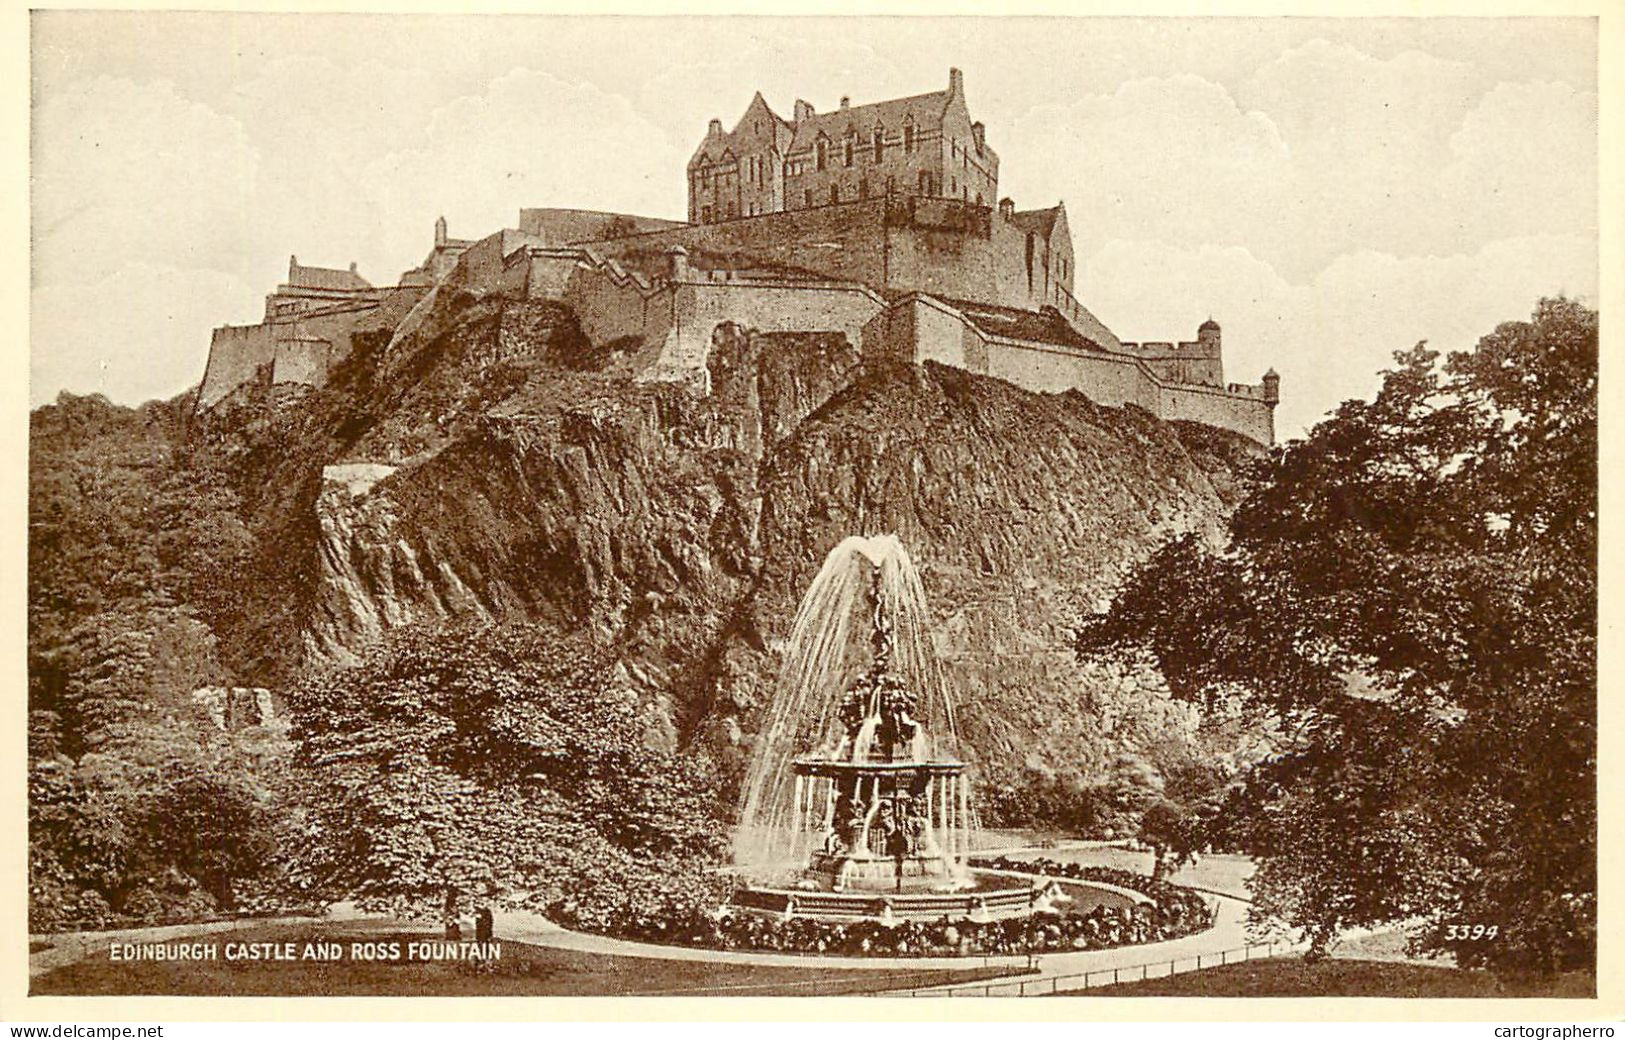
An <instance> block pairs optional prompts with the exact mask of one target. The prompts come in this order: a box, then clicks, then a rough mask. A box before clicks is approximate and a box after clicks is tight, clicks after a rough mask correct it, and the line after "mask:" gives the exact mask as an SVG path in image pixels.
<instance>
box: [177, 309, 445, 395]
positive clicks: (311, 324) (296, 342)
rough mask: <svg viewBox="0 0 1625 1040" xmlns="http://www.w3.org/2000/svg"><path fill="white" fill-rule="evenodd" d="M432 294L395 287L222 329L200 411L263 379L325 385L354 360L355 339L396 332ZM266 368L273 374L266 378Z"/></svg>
mask: <svg viewBox="0 0 1625 1040" xmlns="http://www.w3.org/2000/svg"><path fill="white" fill-rule="evenodd" d="M427 291H428V290H427V288H426V287H423V286H400V287H390V288H386V289H381V290H375V291H369V292H367V293H366V294H365V295H361V294H357V295H355V296H353V297H351V298H349V299H343V300H339V301H337V302H334V303H333V304H331V305H329V306H325V307H319V308H314V309H311V310H304V311H299V312H297V313H290V314H284V315H280V316H278V317H275V318H272V319H270V320H268V321H264V322H261V323H260V324H258V325H222V326H221V327H219V328H217V329H215V330H214V333H213V334H212V335H211V337H210V340H209V360H208V363H207V364H206V365H205V366H204V369H203V383H202V385H201V386H200V387H199V389H198V401H197V408H198V410H199V411H206V410H208V409H209V408H212V407H214V405H216V404H218V403H219V402H220V401H221V400H222V399H224V398H225V397H226V396H228V395H229V394H230V393H231V392H232V391H233V390H235V389H237V388H238V387H239V386H242V385H243V384H245V383H248V382H252V381H253V380H255V379H258V378H268V379H270V381H272V382H274V383H304V384H306V385H309V386H318V387H319V386H324V385H326V383H327V374H328V372H329V371H330V370H331V368H332V366H333V365H334V364H336V363H338V362H339V361H342V360H343V359H344V358H346V357H348V356H349V354H350V337H351V336H352V335H354V334H355V333H357V332H363V331H366V330H369V329H382V328H393V327H394V326H395V325H396V324H398V323H399V322H400V320H401V318H402V317H404V316H405V315H406V313H407V311H409V310H410V309H411V307H412V305H413V304H414V303H416V302H417V301H418V300H419V299H421V298H422V297H423V296H424V294H425V293H426V292H427ZM318 345H320V346H319V347H318ZM262 368H264V369H265V371H266V372H267V373H268V374H267V375H265V376H264V377H262V376H261V374H260V373H261V370H262Z"/></svg>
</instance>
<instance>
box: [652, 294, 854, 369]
mask: <svg viewBox="0 0 1625 1040" xmlns="http://www.w3.org/2000/svg"><path fill="white" fill-rule="evenodd" d="M670 293H671V306H670V310H669V311H663V310H661V309H659V308H655V309H654V310H653V311H652V312H651V314H650V322H649V325H648V327H647V330H646V331H645V333H644V337H645V342H648V343H653V342H656V341H657V338H658V341H659V342H660V343H661V350H660V355H659V358H658V359H657V360H656V362H655V366H654V368H653V369H651V370H650V371H649V372H648V373H647V377H648V378H651V379H667V378H684V377H686V374H688V373H694V372H699V373H705V372H706V371H707V367H706V358H707V355H708V354H709V352H710V349H711V337H712V335H713V334H714V333H715V332H716V330H717V327H718V326H720V325H723V324H725V323H733V324H736V325H740V326H742V327H744V328H747V329H750V330H751V331H753V332H837V333H840V334H842V335H844V336H846V338H847V340H848V341H849V342H850V343H852V344H853V345H854V346H856V345H858V344H859V343H861V342H862V340H863V329H864V326H865V325H867V324H868V323H869V322H870V321H872V320H873V319H874V317H875V316H876V315H877V314H879V313H880V312H881V311H882V310H884V309H885V306H886V304H885V300H883V299H882V298H881V297H880V295H879V294H878V293H875V292H873V291H871V290H869V289H867V288H865V287H863V286H859V285H847V284H840V283H833V282H831V283H817V282H814V283H794V282H778V283H773V282H752V283H735V282H712V281H691V282H679V283H676V284H674V285H672V286H671V287H670Z"/></svg>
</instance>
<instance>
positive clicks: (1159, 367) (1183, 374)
mask: <svg viewBox="0 0 1625 1040" xmlns="http://www.w3.org/2000/svg"><path fill="white" fill-rule="evenodd" d="M1123 349H1124V351H1125V352H1126V353H1130V354H1133V355H1135V356H1136V357H1138V358H1139V359H1140V360H1141V361H1143V362H1145V364H1146V367H1148V368H1150V369H1151V371H1153V372H1155V373H1156V374H1157V377H1158V378H1159V379H1161V380H1162V381H1163V382H1165V383H1195V384H1199V385H1201V386H1213V387H1222V386H1224V360H1223V357H1222V354H1221V348H1220V345H1219V340H1218V339H1210V340H1186V341H1183V342H1180V343H1124V344H1123Z"/></svg>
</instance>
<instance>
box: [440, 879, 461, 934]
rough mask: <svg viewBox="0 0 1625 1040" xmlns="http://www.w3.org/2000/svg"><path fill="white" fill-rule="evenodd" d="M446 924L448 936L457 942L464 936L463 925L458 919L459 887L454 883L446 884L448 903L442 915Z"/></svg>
mask: <svg viewBox="0 0 1625 1040" xmlns="http://www.w3.org/2000/svg"><path fill="white" fill-rule="evenodd" d="M441 920H442V921H443V922H444V923H445V926H446V938H447V939H448V940H450V941H452V942H456V941H458V940H460V939H461V938H462V937H463V926H462V925H461V924H459V923H458V921H457V888H456V886H454V885H447V886H446V905H445V909H444V912H443V913H442V915H441Z"/></svg>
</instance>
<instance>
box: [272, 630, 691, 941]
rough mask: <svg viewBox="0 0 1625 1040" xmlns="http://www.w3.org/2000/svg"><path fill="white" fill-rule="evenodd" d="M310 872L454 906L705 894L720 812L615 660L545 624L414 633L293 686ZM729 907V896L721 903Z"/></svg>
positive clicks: (331, 885)
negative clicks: (655, 727)
mask: <svg viewBox="0 0 1625 1040" xmlns="http://www.w3.org/2000/svg"><path fill="white" fill-rule="evenodd" d="M290 700H291V703H292V705H293V709H294V713H295V718H296V725H295V739H296V742H297V753H296V762H297V765H298V767H299V769H300V772H301V775H302V776H303V778H304V780H305V784H304V797H305V807H304V812H303V817H302V823H301V826H302V838H301V842H300V846H299V852H298V871H297V872H298V875H299V878H300V882H301V883H302V884H303V885H305V886H307V887H308V889H309V890H310V891H312V892H313V893H317V894H320V895H321V896H323V897H325V898H331V899H353V900H356V901H357V902H358V903H359V904H360V905H361V906H362V907H364V908H367V909H376V910H388V911H391V912H395V913H400V914H409V915H416V916H437V915H445V916H447V917H448V918H450V917H455V916H457V915H459V914H461V913H463V912H465V911H466V910H467V909H468V908H469V907H470V906H473V905H501V906H526V907H529V908H532V909H535V910H543V911H547V910H554V909H556V908H561V907H562V908H565V909H566V912H567V913H573V914H576V915H578V916H579V915H588V916H590V915H592V914H593V913H595V912H598V911H597V910H596V908H599V907H602V906H604V905H605V903H606V901H608V900H619V899H634V900H639V901H643V902H649V903H652V902H655V901H658V900H659V899H661V898H663V893H664V892H665V891H666V890H667V889H668V888H673V887H675V888H678V889H682V890H685V891H686V890H688V887H689V886H697V887H698V889H699V890H704V889H705V887H706V885H707V881H706V871H707V869H708V868H712V867H714V866H715V865H716V864H717V863H718V862H719V861H720V854H721V842H720V837H721V835H722V834H723V825H722V824H721V822H720V821H719V820H718V819H717V818H716V815H715V812H714V810H715V805H714V802H713V799H712V795H711V791H712V783H711V780H710V778H709V776H708V775H707V773H706V772H705V771H704V770H703V768H702V766H701V765H700V764H698V763H696V762H695V761H694V760H693V759H691V758H689V757H687V756H678V755H675V754H672V753H671V752H668V751H664V750H660V749H657V748H655V747H651V746H649V745H648V744H647V743H646V742H645V736H646V733H647V732H648V726H647V720H646V719H644V718H643V716H642V714H641V712H640V708H639V705H638V703H637V698H636V696H635V695H633V694H632V693H631V692H630V691H629V690H628V688H627V684H626V683H625V681H624V679H622V678H617V675H616V670H615V666H614V663H613V661H612V660H611V659H610V658H609V657H608V656H607V655H606V654H605V653H604V652H603V651H601V650H600V649H598V648H596V647H594V646H593V645H592V644H590V643H589V642H587V641H586V640H584V639H583V638H581V637H578V636H573V635H568V634H565V633H563V632H560V631H558V630H555V629H551V628H546V627H536V626H526V625H517V624H516V625H508V626H496V625H488V626H484V627H480V628H476V629H468V630H440V631H427V630H421V629H407V630H404V631H402V632H400V633H398V634H397V635H396V636H395V637H394V638H392V639H391V640H389V641H388V642H387V643H386V644H383V645H381V646H378V647H376V648H375V649H374V650H373V651H371V652H370V653H369V654H368V656H367V657H366V658H365V659H364V660H362V661H361V662H360V663H358V664H356V665H354V666H351V667H340V668H333V669H330V670H328V671H325V672H323V673H320V674H318V675H316V676H313V677H311V678H309V679H307V680H305V681H304V682H302V683H301V684H300V685H299V686H297V687H296V688H295V689H294V690H293V691H292V693H291V694H290ZM712 905H713V906H714V905H715V903H714V902H713V903H712Z"/></svg>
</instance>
